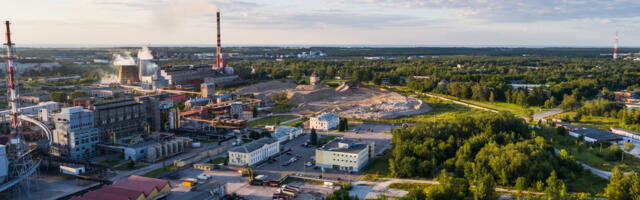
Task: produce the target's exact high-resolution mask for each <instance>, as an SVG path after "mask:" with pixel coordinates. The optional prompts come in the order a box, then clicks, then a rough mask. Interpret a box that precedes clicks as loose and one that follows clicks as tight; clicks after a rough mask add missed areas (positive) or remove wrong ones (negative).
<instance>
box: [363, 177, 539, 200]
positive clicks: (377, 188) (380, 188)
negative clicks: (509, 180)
mask: <svg viewBox="0 0 640 200" xmlns="http://www.w3.org/2000/svg"><path fill="white" fill-rule="evenodd" d="M392 183H420V184H432V185H437V184H440V183H439V182H438V181H428V180H414V179H398V178H389V179H385V181H383V182H379V181H377V182H371V181H357V182H355V183H354V185H360V184H364V185H373V188H372V189H371V191H370V192H369V194H367V196H366V199H376V198H378V195H381V194H384V195H391V196H398V195H400V196H402V195H404V194H405V193H404V192H400V193H399V192H398V191H395V190H394V189H392V188H390V187H389V186H390V185H391V184H392ZM472 187H474V186H472ZM495 190H496V191H498V192H506V193H522V194H536V195H541V194H544V193H541V192H530V191H519V190H512V189H505V188H495Z"/></svg>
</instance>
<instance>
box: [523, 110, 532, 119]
mask: <svg viewBox="0 0 640 200" xmlns="http://www.w3.org/2000/svg"><path fill="white" fill-rule="evenodd" d="M524 115H525V116H527V122H532V121H533V110H531V109H529V108H526V109H524Z"/></svg>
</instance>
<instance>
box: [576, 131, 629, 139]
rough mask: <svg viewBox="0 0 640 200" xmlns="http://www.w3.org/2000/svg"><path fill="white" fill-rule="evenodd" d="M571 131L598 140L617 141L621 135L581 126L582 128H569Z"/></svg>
mask: <svg viewBox="0 0 640 200" xmlns="http://www.w3.org/2000/svg"><path fill="white" fill-rule="evenodd" d="M571 132H574V133H578V134H580V135H583V136H585V137H589V138H593V139H596V140H598V141H618V140H622V137H620V136H619V135H616V134H613V133H611V132H609V131H603V130H599V129H592V128H582V129H575V130H571Z"/></svg>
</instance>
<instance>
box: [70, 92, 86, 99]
mask: <svg viewBox="0 0 640 200" xmlns="http://www.w3.org/2000/svg"><path fill="white" fill-rule="evenodd" d="M87 96H89V95H88V94H87V92H85V91H82V90H76V91H73V92H71V94H70V95H69V99H71V100H74V99H76V98H79V97H87Z"/></svg>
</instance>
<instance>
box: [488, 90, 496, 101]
mask: <svg viewBox="0 0 640 200" xmlns="http://www.w3.org/2000/svg"><path fill="white" fill-rule="evenodd" d="M489 101H490V102H492V103H493V102H495V101H496V97H495V95H494V94H493V91H491V93H489Z"/></svg>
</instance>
